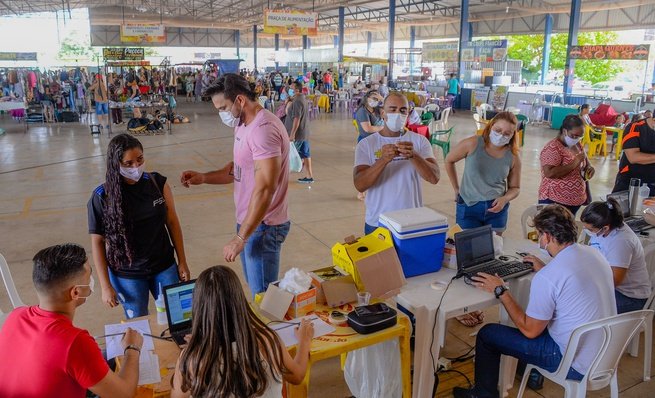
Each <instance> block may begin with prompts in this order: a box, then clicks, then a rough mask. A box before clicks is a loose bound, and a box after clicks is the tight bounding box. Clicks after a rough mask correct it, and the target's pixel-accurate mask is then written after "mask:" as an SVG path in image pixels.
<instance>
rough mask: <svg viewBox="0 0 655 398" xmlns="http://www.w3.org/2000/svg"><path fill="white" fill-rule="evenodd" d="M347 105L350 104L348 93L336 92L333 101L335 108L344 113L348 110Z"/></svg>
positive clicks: (343, 91)
mask: <svg viewBox="0 0 655 398" xmlns="http://www.w3.org/2000/svg"><path fill="white" fill-rule="evenodd" d="M349 103H350V93H349V92H348V91H345V90H339V91H337V95H336V97H335V99H334V105H335V108H337V109H339V110H342V111H345V110H347V109H348V104H349Z"/></svg>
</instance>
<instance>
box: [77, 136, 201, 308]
mask: <svg viewBox="0 0 655 398" xmlns="http://www.w3.org/2000/svg"><path fill="white" fill-rule="evenodd" d="M144 166H145V161H144V157H143V146H142V145H141V142H139V140H137V139H136V138H134V137H133V136H131V135H129V134H120V135H117V136H116V137H114V138H113V139H112V140H111V141H110V142H109V148H108V149H107V173H106V180H105V183H104V184H102V185H100V186H99V187H98V188H96V189H95V190H94V191H93V194H92V195H91V199H89V202H88V204H87V208H88V219H89V234H91V248H92V252H93V261H94V263H95V266H96V271H97V273H98V280H99V281H100V285H101V287H102V301H103V302H104V303H105V304H107V305H108V306H110V307H115V306H117V305H118V304H119V303H120V304H122V305H123V310H124V311H125V315H126V317H127V318H128V319H129V318H134V317H138V316H143V315H147V314H148V292H150V293H151V294H152V295H153V297H155V298H156V297H157V295H158V294H159V288H160V286H162V287H163V286H167V285H171V284H174V283H177V282H179V281H180V280H189V278H190V273H189V267H188V266H187V263H186V256H185V254H184V240H183V238H182V229H181V227H180V221H179V219H178V218H177V213H176V212H175V204H174V202H173V193H172V191H171V188H170V186H169V185H168V184H167V183H166V177H164V176H162V175H161V174H159V173H154V172H153V173H144V172H143V169H144ZM171 242H173V244H172V245H171ZM173 251H175V252H176V253H177V263H176V261H175V256H174V253H173Z"/></svg>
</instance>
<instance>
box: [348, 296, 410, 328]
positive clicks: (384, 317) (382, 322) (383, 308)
mask: <svg viewBox="0 0 655 398" xmlns="http://www.w3.org/2000/svg"><path fill="white" fill-rule="evenodd" d="M396 323H398V314H397V312H396V310H395V309H393V308H390V307H389V306H387V305H386V304H385V303H377V304H371V305H363V306H360V307H355V310H354V311H351V312H350V313H348V326H350V327H351V328H353V329H354V330H355V331H356V332H357V333H360V334H369V333H375V332H377V331H380V330H383V329H386V328H389V327H392V326H394V325H395V324H396Z"/></svg>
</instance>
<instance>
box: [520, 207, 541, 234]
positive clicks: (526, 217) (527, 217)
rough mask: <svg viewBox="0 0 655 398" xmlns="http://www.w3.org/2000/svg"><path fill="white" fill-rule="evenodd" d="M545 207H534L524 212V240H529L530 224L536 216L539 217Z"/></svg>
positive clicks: (522, 222)
mask: <svg viewBox="0 0 655 398" xmlns="http://www.w3.org/2000/svg"><path fill="white" fill-rule="evenodd" d="M544 206H545V205H532V206H529V207H528V208H527V209H525V210H524V211H523V214H521V228H522V230H523V239H527V238H528V228H529V227H530V226H529V225H528V223H529V222H530V221H532V219H534V216H536V215H537V213H539V212H540V211H541V209H543V208H544Z"/></svg>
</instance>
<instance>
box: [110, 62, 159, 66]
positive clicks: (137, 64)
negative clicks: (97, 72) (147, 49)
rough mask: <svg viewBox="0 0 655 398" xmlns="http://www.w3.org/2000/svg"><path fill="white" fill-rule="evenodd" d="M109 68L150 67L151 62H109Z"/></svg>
mask: <svg viewBox="0 0 655 398" xmlns="http://www.w3.org/2000/svg"><path fill="white" fill-rule="evenodd" d="M107 66H150V61H109V62H107Z"/></svg>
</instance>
